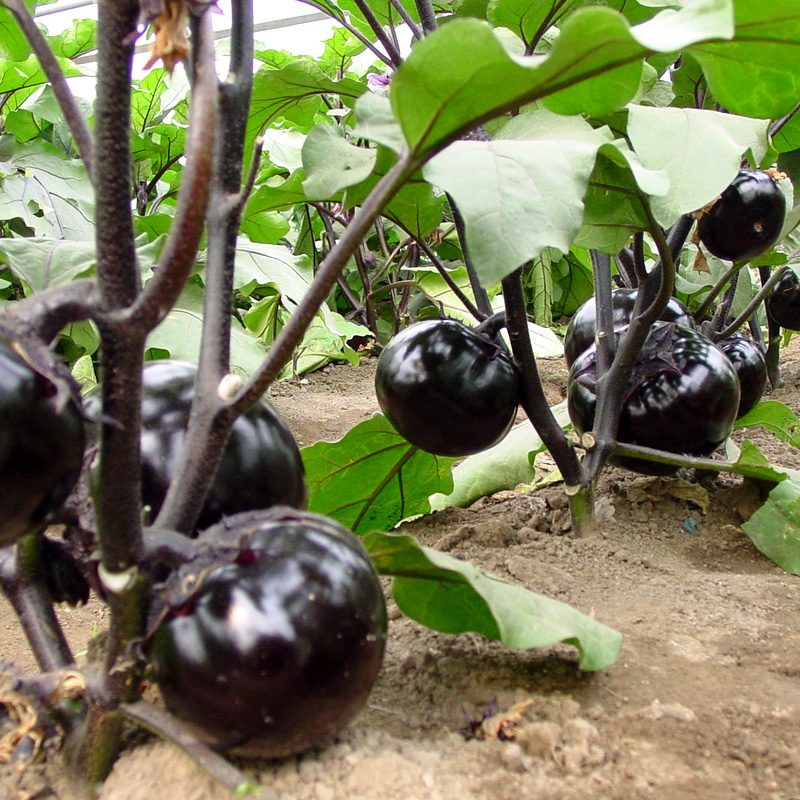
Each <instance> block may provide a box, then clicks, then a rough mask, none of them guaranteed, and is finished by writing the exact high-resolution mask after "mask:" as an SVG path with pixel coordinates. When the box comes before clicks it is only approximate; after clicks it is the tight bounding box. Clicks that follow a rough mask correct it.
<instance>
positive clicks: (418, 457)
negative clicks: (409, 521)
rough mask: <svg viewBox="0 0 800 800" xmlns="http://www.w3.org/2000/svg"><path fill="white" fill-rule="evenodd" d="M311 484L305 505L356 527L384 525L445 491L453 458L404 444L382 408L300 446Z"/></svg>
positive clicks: (422, 510)
mask: <svg viewBox="0 0 800 800" xmlns="http://www.w3.org/2000/svg"><path fill="white" fill-rule="evenodd" d="M302 455H303V463H304V464H305V468H306V477H307V479H308V483H309V487H310V490H311V499H310V501H309V504H308V505H309V509H310V510H311V511H317V512H319V513H320V514H327V515H328V516H331V517H334V518H335V519H337V520H339V522H341V523H342V524H343V525H346V526H347V527H348V528H350V529H351V530H353V531H355V532H356V533H365V532H366V531H370V530H375V529H379V530H389V529H391V528H393V527H394V526H395V525H397V523H398V522H400V521H401V520H403V519H405V518H406V517H410V516H413V515H415V514H426V513H428V512H429V511H430V503H429V502H428V497H429V496H430V495H431V494H433V493H434V492H440V491H444V492H449V491H450V489H451V487H452V478H451V477H450V465H451V464H452V463H453V461H454V460H455V459H453V458H444V457H442V456H434V455H431V454H430V453H426V452H424V451H423V450H419V449H418V448H416V447H414V446H413V445H411V444H409V443H408V442H407V441H406V440H405V439H404V438H403V437H402V436H400V434H399V433H398V432H397V431H396V430H395V429H394V428H393V427H392V425H391V424H390V423H389V421H388V420H387V419H386V417H384V416H383V415H382V414H376V415H375V416H373V417H372V418H371V419H368V420H366V421H365V422H362V423H360V424H358V425H356V426H355V427H354V428H352V429H351V430H350V431H349V432H348V433H347V434H346V435H345V436H344V438H342V439H340V440H339V441H338V442H333V443H328V442H317V443H316V444H314V445H311V446H310V447H305V448H303V450H302Z"/></svg>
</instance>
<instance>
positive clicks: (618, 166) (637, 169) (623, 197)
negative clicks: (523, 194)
mask: <svg viewBox="0 0 800 800" xmlns="http://www.w3.org/2000/svg"><path fill="white" fill-rule="evenodd" d="M668 189H669V178H668V177H667V175H666V173H664V172H662V171H650V170H647V169H645V168H644V167H643V166H642V165H641V162H640V161H639V159H638V156H637V155H636V153H634V152H633V151H632V150H631V149H630V148H629V147H628V146H627V143H626V142H624V141H622V140H617V141H614V142H611V143H608V144H605V145H603V146H602V147H601V148H600V151H599V153H598V157H597V160H596V162H595V167H594V170H593V172H592V175H591V178H590V180H589V189H588V191H587V193H586V199H585V203H586V213H585V214H584V218H583V227H582V228H581V230H580V232H579V234H578V236H577V237H576V238H575V242H574V244H575V245H576V246H578V247H582V248H586V249H591V248H594V249H596V250H600V251H601V252H603V253H609V254H610V255H616V254H617V253H618V252H619V251H620V250H621V249H622V247H623V246H624V245H625V244H626V243H627V242H628V240H629V239H630V236H631V231H632V230H637V229H639V230H645V229H646V228H647V218H646V216H645V214H644V211H643V209H642V203H641V200H640V199H639V193H640V191H642V192H645V193H646V194H649V195H651V197H652V196H654V195H658V194H663V193H665V192H667V191H668Z"/></svg>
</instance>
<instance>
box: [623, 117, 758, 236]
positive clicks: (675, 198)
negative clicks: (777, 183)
mask: <svg viewBox="0 0 800 800" xmlns="http://www.w3.org/2000/svg"><path fill="white" fill-rule="evenodd" d="M768 129H769V121H768V120H758V119H748V118H746V117H737V116H735V115H733V114H722V113H718V112H716V111H705V110H701V109H694V108H650V107H648V106H636V105H633V106H630V107H629V109H628V138H629V139H630V142H631V145H632V146H633V149H634V150H635V151H636V154H637V155H638V156H639V159H640V160H641V163H642V164H643V165H644V166H645V167H646V168H648V169H651V170H663V171H664V172H665V173H666V174H667V175H668V176H669V180H670V187H669V191H668V192H667V193H666V194H662V195H659V196H655V197H653V198H652V200H651V204H652V207H653V212H654V214H655V216H656V219H657V220H658V221H659V222H660V223H661V224H662V225H665V226H666V225H670V224H671V223H673V222H674V221H675V220H676V219H677V218H678V217H679V216H680V215H681V214H684V213H688V212H691V211H696V210H697V209H699V208H702V206H704V205H705V204H706V203H709V202H711V201H712V200H713V199H714V198H715V197H716V196H717V195H718V194H720V193H721V192H722V190H723V189H725V188H726V187H727V186H728V184H729V183H730V182H731V181H732V180H733V179H734V178H735V177H736V174H737V173H738V172H739V169H740V168H741V161H742V156H743V155H744V154H745V153H746V152H747V151H748V150H751V151H752V152H753V155H754V156H755V159H756V162H758V161H760V160H761V158H762V157H763V155H764V153H765V152H766V150H767V146H768V140H767V137H768Z"/></svg>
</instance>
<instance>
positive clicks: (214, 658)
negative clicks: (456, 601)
mask: <svg viewBox="0 0 800 800" xmlns="http://www.w3.org/2000/svg"><path fill="white" fill-rule="evenodd" d="M231 542H239V547H238V549H237V555H236V557H235V558H233V559H230V558H227V559H225V558H223V563H220V564H219V565H217V566H214V567H212V568H211V569H208V568H205V569H203V570H201V571H199V577H198V574H194V575H192V574H191V570H192V564H191V563H190V564H189V565H187V567H185V568H182V569H181V570H180V571H178V572H176V573H175V574H174V575H173V576H172V578H171V579H170V580H171V582H172V583H173V584H174V585H175V587H176V592H178V593H179V594H181V593H182V592H183V590H184V588H185V587H186V586H187V585H188V586H192V591H191V592H190V593H189V594H186V595H185V596H182V597H181V599H180V600H179V601H178V602H174V603H173V604H172V605H171V607H170V608H169V609H168V611H167V612H166V614H165V615H164V617H163V619H162V621H161V623H160V625H159V626H158V627H157V629H156V631H155V633H154V635H153V636H152V639H151V642H150V645H149V648H150V657H151V661H152V664H153V668H154V674H155V677H156V680H157V682H158V685H159V687H160V689H161V692H162V695H163V697H164V700H165V702H166V704H167V707H168V708H169V709H170V710H171V711H172V712H173V713H175V714H176V715H177V716H178V717H180V718H181V719H182V720H184V721H186V722H187V723H189V724H190V725H191V726H192V727H193V728H194V729H195V731H196V733H197V735H198V736H199V737H200V738H201V739H202V740H203V741H205V742H207V743H208V744H209V745H211V746H212V747H214V748H216V749H218V750H222V751H226V752H230V753H233V754H236V755H241V756H246V757H257V758H283V757H286V756H290V755H294V754H296V753H300V752H303V751H304V750H307V749H309V748H310V747H314V746H317V745H321V744H323V743H324V742H325V741H326V740H328V739H329V738H330V737H331V736H332V735H333V734H335V733H336V732H337V731H338V730H339V729H340V728H341V727H342V726H344V725H345V724H346V723H347V722H348V721H349V720H350V719H351V718H352V717H353V716H354V715H355V714H356V713H357V712H358V711H359V710H360V709H361V708H362V707H363V706H364V705H365V704H366V701H367V698H368V696H369V694H370V691H371V689H372V685H373V683H374V681H375V678H376V676H377V675H378V672H379V670H380V667H381V663H382V659H383V653H384V647H385V642H386V625H387V622H386V619H387V617H386V606H385V602H384V597H383V591H382V588H381V584H380V581H379V579H378V577H377V575H376V573H375V570H374V568H373V566H372V562H371V561H370V559H369V556H368V555H367V553H366V552H365V551H364V549H363V547H362V546H361V543H360V542H359V540H358V539H357V538H356V537H355V536H354V535H353V534H352V533H351V532H350V531H349V530H347V529H346V528H344V527H342V526H341V525H339V524H338V523H336V522H334V521H333V520H331V519H329V518H327V517H323V516H321V515H318V514H311V513H309V512H300V511H296V510H294V509H289V508H279V507H276V508H274V509H270V510H268V511H255V512H249V513H245V514H238V515H236V516H233V517H229V518H227V519H226V520H225V521H224V522H222V523H220V524H219V525H216V526H214V527H212V528H210V529H208V530H206V531H204V532H203V534H202V535H201V537H200V539H198V543H199V544H200V545H203V544H207V545H208V547H210V548H212V549H213V548H214V547H215V546H217V545H220V544H222V545H226V544H227V545H228V546H227V547H225V546H223V547H222V548H221V552H222V553H223V554H224V553H228V552H229V549H230V548H229V545H230V543H231Z"/></svg>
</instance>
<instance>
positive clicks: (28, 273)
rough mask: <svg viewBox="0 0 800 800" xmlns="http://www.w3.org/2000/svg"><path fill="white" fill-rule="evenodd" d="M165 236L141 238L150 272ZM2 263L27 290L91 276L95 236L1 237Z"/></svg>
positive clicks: (140, 253) (141, 260) (143, 265)
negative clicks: (78, 239) (79, 238)
mask: <svg viewBox="0 0 800 800" xmlns="http://www.w3.org/2000/svg"><path fill="white" fill-rule="evenodd" d="M163 243H164V242H163V239H161V240H156V241H152V242H151V241H147V240H146V239H145V238H144V237H141V238H140V239H139V240H138V241H137V244H138V247H137V258H138V260H139V263H140V265H141V269H142V270H143V271H144V272H145V273H146V274H149V275H152V272H150V267H151V266H152V265H153V264H155V263H156V262H157V261H158V254H159V252H160V250H161V247H162V245H163ZM0 263H5V264H8V268H9V270H10V271H11V273H12V274H13V275H14V277H16V278H17V279H18V280H19V281H21V282H22V284H23V285H24V287H25V291H26V294H27V293H30V292H38V291H40V290H42V289H49V288H52V287H54V286H61V285H63V284H66V283H70V282H72V281H74V280H77V279H78V278H86V277H91V276H92V275H93V274H94V270H95V267H96V262H95V243H94V240H91V241H82V242H73V241H68V240H65V239H40V238H33V237H31V238H23V239H3V238H0Z"/></svg>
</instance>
